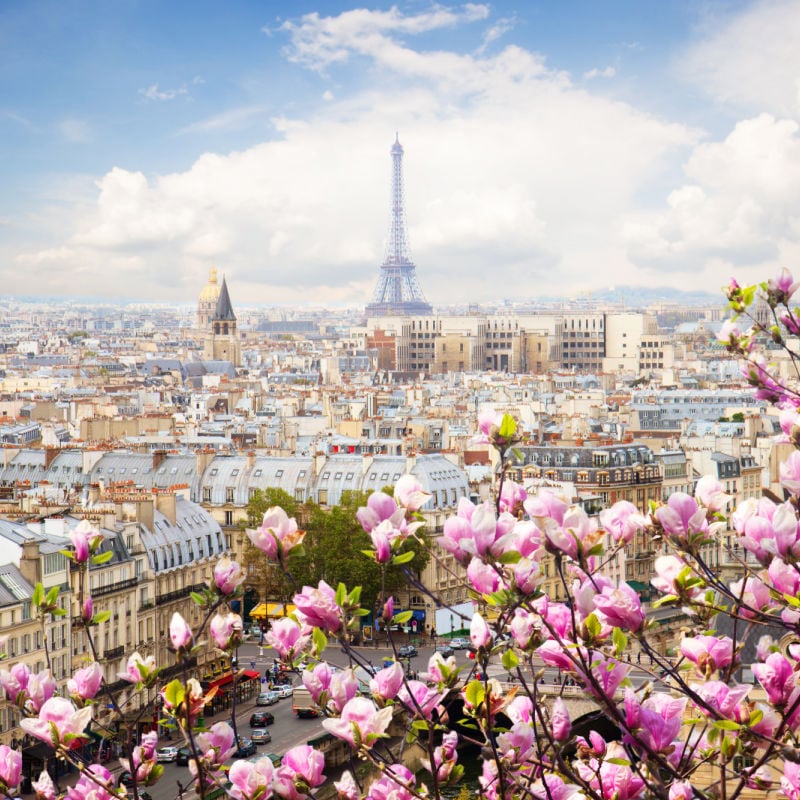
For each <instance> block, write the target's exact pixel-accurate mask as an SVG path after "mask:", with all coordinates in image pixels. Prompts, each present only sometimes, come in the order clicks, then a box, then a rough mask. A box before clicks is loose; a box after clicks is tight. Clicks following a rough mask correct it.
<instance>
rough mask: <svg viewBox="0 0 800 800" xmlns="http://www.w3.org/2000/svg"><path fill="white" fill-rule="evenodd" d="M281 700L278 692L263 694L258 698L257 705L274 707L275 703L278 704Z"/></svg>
mask: <svg viewBox="0 0 800 800" xmlns="http://www.w3.org/2000/svg"><path fill="white" fill-rule="evenodd" d="M278 700H280V698H279V697H278V693H277V692H272V691H270V692H261V694H260V695H259V696H258V697H257V698H256V705H257V706H274V705H275V703H277V702H278Z"/></svg>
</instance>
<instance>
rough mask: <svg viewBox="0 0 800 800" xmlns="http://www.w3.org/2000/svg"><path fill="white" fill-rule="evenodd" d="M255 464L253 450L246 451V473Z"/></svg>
mask: <svg viewBox="0 0 800 800" xmlns="http://www.w3.org/2000/svg"><path fill="white" fill-rule="evenodd" d="M255 464H256V453H255V450H248V451H247V470H248V472H249V471H250V470H251V469H253V467H254V466H255Z"/></svg>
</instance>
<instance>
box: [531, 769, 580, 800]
mask: <svg viewBox="0 0 800 800" xmlns="http://www.w3.org/2000/svg"><path fill="white" fill-rule="evenodd" d="M530 793H531V798H532V800H579V798H582V797H583V794H582V793H581V790H580V787H579V786H576V785H575V784H573V783H564V781H563V779H562V778H560V777H559V776H558V775H553V774H548V775H544V776H543V777H542V779H541V780H540V781H537V782H536V783H534V784H533V785H532V786H531V787H530Z"/></svg>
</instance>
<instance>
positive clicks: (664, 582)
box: [650, 555, 703, 598]
mask: <svg viewBox="0 0 800 800" xmlns="http://www.w3.org/2000/svg"><path fill="white" fill-rule="evenodd" d="M687 566H688V564H687V563H686V562H685V561H684V560H683V559H681V558H678V556H672V555H670V556H659V557H658V558H657V559H656V560H655V563H654V564H653V568H654V569H655V571H656V577H655V578H651V579H650V583H651V584H652V585H653V586H654V587H655V588H656V589H658V591H659V592H663V593H664V594H675V595H680V594H682V593H683V594H688V595H689V596H690V597H692V598H694V597H697V596H699V595H700V594H701V593H702V592H703V588H702V586H696V587H693V588H692V589H689V590H687V589H686V588H685V587H683V586H682V585H680V584H679V582H678V579H679V578H680V576H681V573H682V572H683V571H684V570H685V569H686V568H687Z"/></svg>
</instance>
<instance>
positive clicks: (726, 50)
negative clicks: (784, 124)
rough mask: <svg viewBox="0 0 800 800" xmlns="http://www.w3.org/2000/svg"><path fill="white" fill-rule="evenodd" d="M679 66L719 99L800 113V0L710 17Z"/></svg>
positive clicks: (766, 1)
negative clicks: (727, 15) (724, 16)
mask: <svg viewBox="0 0 800 800" xmlns="http://www.w3.org/2000/svg"><path fill="white" fill-rule="evenodd" d="M702 33H703V34H704V35H703V36H702V37H701V38H700V39H699V40H698V41H697V42H696V43H695V44H693V45H692V46H691V47H690V48H688V50H687V51H686V52H685V53H683V54H682V55H681V58H680V60H679V61H678V64H677V66H678V69H679V70H680V71H681V73H682V74H683V76H684V77H685V79H686V80H687V81H689V82H691V83H695V84H699V85H700V86H701V87H702V88H703V89H705V90H706V91H707V92H708V93H709V94H710V95H711V96H712V97H713V98H714V100H715V101H716V102H718V103H722V104H726V105H729V106H732V107H734V108H738V107H744V108H747V109H750V110H752V111H755V112H760V111H770V112H772V113H774V114H776V115H778V116H785V115H790V116H793V117H798V115H800V3H798V2H797V0H762V2H756V3H753V4H752V6H750V7H747V8H745V9H744V11H742V12H740V13H737V14H734V15H731V16H730V17H728V18H722V19H717V18H715V17H710V18H709V19H708V20H707V22H706V26H705V28H704V29H703V31H702Z"/></svg>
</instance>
